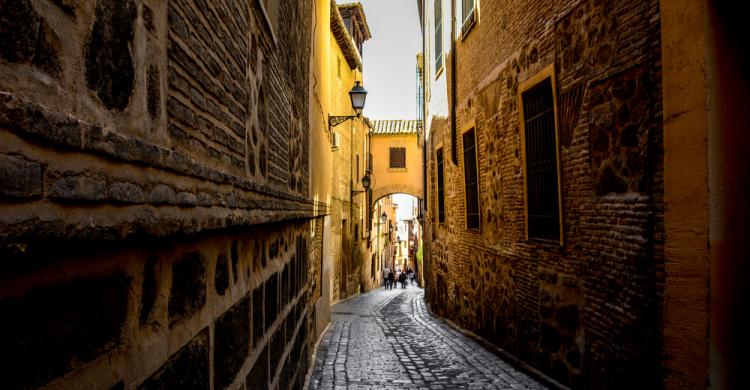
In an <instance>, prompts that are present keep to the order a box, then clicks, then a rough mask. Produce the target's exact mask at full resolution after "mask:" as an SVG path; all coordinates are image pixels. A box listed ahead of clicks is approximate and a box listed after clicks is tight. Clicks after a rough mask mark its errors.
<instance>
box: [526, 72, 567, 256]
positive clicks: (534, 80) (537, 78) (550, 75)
mask: <svg viewBox="0 0 750 390" xmlns="http://www.w3.org/2000/svg"><path fill="white" fill-rule="evenodd" d="M546 79H550V81H551V84H552V102H553V111H554V118H555V152H556V160H557V204H558V206H557V207H558V213H559V215H558V219H559V222H560V239H559V241H551V240H545V239H541V238H529V206H528V187H527V186H528V184H527V182H526V179H527V174H526V128H525V125H526V122H525V120H524V116H523V93H524V92H526V91H528V90H530V89H532V88H533V87H535V86H536V85H537V84H539V83H541V82H542V81H544V80H546ZM516 94H517V96H516V98H517V99H518V102H517V104H518V106H517V107H518V123H519V125H520V133H521V140H520V141H521V167H522V168H523V211H524V222H525V224H524V225H525V226H524V230H525V235H526V241H538V242H550V243H555V244H558V245H559V246H563V245H564V243H565V240H564V238H565V230H564V220H563V203H562V187H563V186H562V166H561V163H560V126H559V123H558V114H557V109H558V107H557V79H556V77H555V64H554V63H552V64H550V65H548V66H547V67H545V68H544V69H542V70H540V71H538V72H537V73H535V74H533V75H532V76H530V77H528V78H527V79H526V80H524V81H522V82H519V84H518V90H517V92H516Z"/></svg>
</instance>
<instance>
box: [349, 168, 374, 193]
mask: <svg viewBox="0 0 750 390" xmlns="http://www.w3.org/2000/svg"><path fill="white" fill-rule="evenodd" d="M362 188H364V190H362V191H357V190H352V197H355V196H357V195H359V194H361V193H363V192H367V190H368V189H369V188H370V172H365V175H364V176H362Z"/></svg>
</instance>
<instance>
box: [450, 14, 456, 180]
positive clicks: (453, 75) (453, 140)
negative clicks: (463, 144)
mask: <svg viewBox="0 0 750 390" xmlns="http://www.w3.org/2000/svg"><path fill="white" fill-rule="evenodd" d="M456 54H457V53H456V0H451V86H450V88H451V112H450V116H451V160H452V161H453V165H458V151H457V150H456V147H457V146H458V141H457V139H458V136H457V131H456V84H457V82H456V62H457V61H456Z"/></svg>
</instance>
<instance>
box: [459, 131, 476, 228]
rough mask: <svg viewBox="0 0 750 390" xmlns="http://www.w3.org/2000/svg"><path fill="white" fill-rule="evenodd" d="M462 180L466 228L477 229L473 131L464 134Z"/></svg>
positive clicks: (474, 141) (474, 139) (474, 140)
mask: <svg viewBox="0 0 750 390" xmlns="http://www.w3.org/2000/svg"><path fill="white" fill-rule="evenodd" d="M463 141H464V180H465V183H466V227H467V228H469V229H479V180H477V152H476V150H477V148H476V138H475V137H474V129H471V130H469V131H467V132H466V133H464V136H463Z"/></svg>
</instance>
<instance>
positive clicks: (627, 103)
mask: <svg viewBox="0 0 750 390" xmlns="http://www.w3.org/2000/svg"><path fill="white" fill-rule="evenodd" d="M539 21H544V22H542V23H540V22H539ZM659 39H660V34H659V13H658V2H656V1H635V0H632V1H618V2H614V1H605V2H595V1H536V2H532V3H524V5H523V6H520V5H519V4H515V3H502V4H500V3H497V4H495V3H493V2H482V5H481V20H480V22H479V24H477V25H476V26H474V28H473V29H472V30H471V31H470V32H469V33H468V35H467V36H466V37H465V38H464V39H463V40H462V41H460V42H459V43H458V44H457V46H458V47H457V61H458V66H457V80H458V85H457V90H458V93H457V103H458V107H457V108H458V112H457V118H456V119H457V122H458V130H459V138H458V140H457V141H458V142H457V143H458V144H457V145H455V146H456V148H457V150H459V153H458V160H459V161H458V165H454V164H453V163H451V162H450V148H451V147H453V145H451V140H450V125H449V123H447V122H446V121H440V120H437V121H433V124H432V128H431V129H430V131H431V141H430V142H431V145H430V150H431V153H432V156H431V158H430V163H429V167H428V169H429V178H430V180H429V181H430V183H429V188H430V191H431V194H433V198H432V199H435V198H434V196H436V187H435V180H436V179H435V178H436V176H435V175H436V172H435V161H434V159H435V155H434V154H435V150H436V148H437V147H438V146H439V145H442V146H443V147H444V155H445V158H446V160H445V193H446V223H445V224H439V223H437V210H436V207H437V202H436V201H431V202H430V204H429V207H430V214H429V215H430V218H431V226H430V229H428V231H429V232H430V233H431V236H430V237H427V239H428V240H430V242H429V245H430V262H431V264H430V265H431V272H432V274H431V280H430V288H429V289H428V290H429V291H430V294H431V297H430V303H431V305H432V307H433V308H434V309H435V310H436V311H437V312H439V313H442V314H443V315H446V316H448V317H451V318H452V319H453V320H455V321H456V322H458V323H459V324H461V325H462V326H464V327H466V328H469V329H472V330H474V331H476V332H477V333H479V334H481V335H483V336H484V337H486V338H488V339H489V340H491V341H492V342H494V343H497V344H498V345H499V346H501V347H503V348H505V349H507V350H508V351H510V352H512V353H514V354H516V355H517V356H519V357H521V358H522V359H524V360H526V361H528V362H530V363H531V364H533V365H535V366H536V367H538V368H540V369H541V370H542V371H544V372H546V373H548V374H550V375H551V376H552V377H554V378H555V379H557V380H559V381H561V382H563V383H566V384H570V385H572V386H574V387H577V388H658V387H661V386H662V382H661V380H662V372H661V370H662V369H661V364H662V356H661V337H660V332H661V329H660V326H661V325H660V323H659V321H660V317H661V305H662V289H663V278H664V275H663V267H664V253H663V242H664V233H663V231H664V227H663V185H662V171H663V168H662V156H663V151H662V127H661V122H662V114H661V83H660V79H661V75H660V67H661V65H660V52H659ZM448 62H449V61H448ZM550 64H554V65H555V72H556V78H557V85H556V87H557V92H558V94H557V96H556V99H557V105H558V107H557V111H558V112H557V115H558V121H559V127H558V131H559V133H560V153H561V159H560V163H561V170H562V181H561V190H562V200H563V222H564V228H563V229H564V245H562V246H559V245H557V244H555V243H544V242H539V241H528V240H526V239H525V224H526V221H525V217H524V192H523V174H524V169H523V165H522V164H523V161H522V159H521V156H522V154H521V137H520V131H522V129H521V128H520V123H519V114H518V108H517V105H518V85H519V83H521V82H523V81H525V80H526V79H528V78H529V77H531V76H533V75H535V74H536V73H538V72H539V71H541V70H542V69H544V68H545V67H547V66H549V65H550ZM447 74H450V72H447ZM472 123H473V124H474V127H475V129H476V135H477V144H478V147H479V149H478V154H479V183H480V205H481V206H480V208H481V228H480V230H479V231H469V230H467V229H466V227H465V226H466V220H465V199H464V196H465V195H464V177H463V176H464V174H463V161H462V159H463V157H462V153H461V152H460V151H461V150H462V140H461V137H460V134H461V131H462V130H465V129H467V127H468V126H471V124H472Z"/></svg>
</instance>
